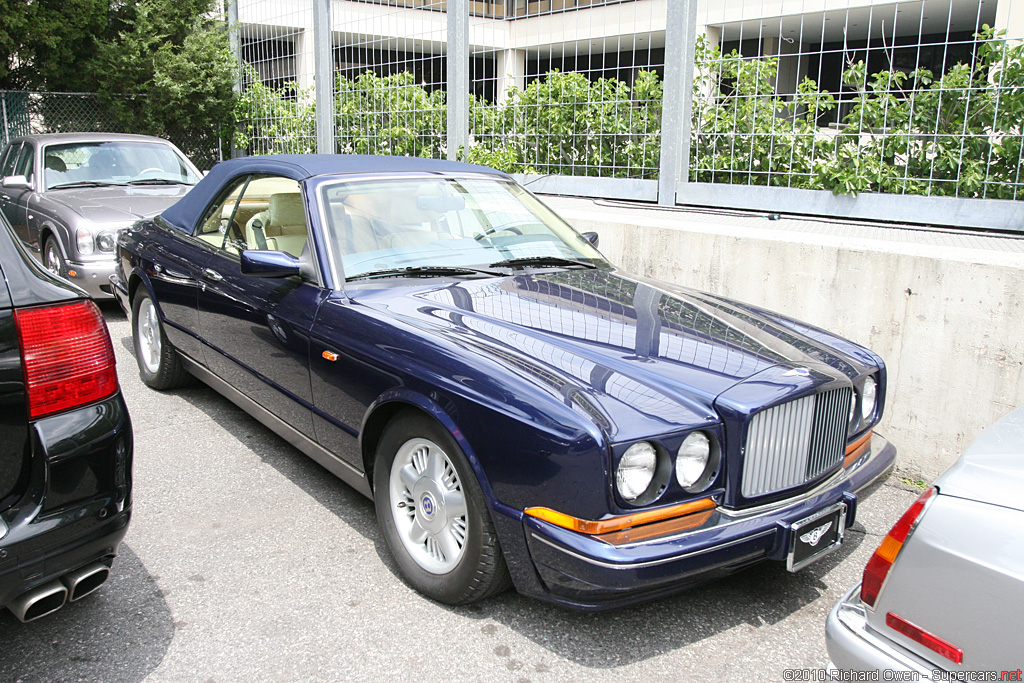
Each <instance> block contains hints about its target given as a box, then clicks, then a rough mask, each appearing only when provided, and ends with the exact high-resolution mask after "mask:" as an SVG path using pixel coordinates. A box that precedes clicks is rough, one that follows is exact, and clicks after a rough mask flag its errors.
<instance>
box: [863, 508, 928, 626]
mask: <svg viewBox="0 0 1024 683" xmlns="http://www.w3.org/2000/svg"><path fill="white" fill-rule="evenodd" d="M933 495H935V489H928V490H927V491H925V492H924V493H922V494H921V496H920V497H919V498H918V499H917V500H915V501H914V504H913V505H911V506H910V508H909V509H908V510H907V511H906V512H904V513H903V516H902V517H900V519H899V521H898V522H896V524H894V525H893V527H892V529H890V530H889V533H888V534H887V535H886V537H885V538H884V539H882V543H881V545H879V546H878V550H876V551H875V554H874V555H872V556H871V559H870V560H868V566H867V567H865V568H864V579H863V580H862V581H861V584H860V599H861V601H862V602H864V603H865V604H866V605H868V606H869V607H874V606H875V601H876V600H878V593H879V591H881V590H882V584H883V583H885V577H886V576H888V575H889V570H890V569H892V564H893V562H895V561H896V557H897V556H898V555H899V554H900V550H901V549H902V548H903V543H904V542H905V541H906V540H907V536H909V535H910V531H911V530H912V529H913V528H914V524H915V523H916V522H917V518H918V517H920V516H921V512H922V511H924V506H925V505H926V504H927V503H928V499H929V498H931V497H932V496H933Z"/></svg>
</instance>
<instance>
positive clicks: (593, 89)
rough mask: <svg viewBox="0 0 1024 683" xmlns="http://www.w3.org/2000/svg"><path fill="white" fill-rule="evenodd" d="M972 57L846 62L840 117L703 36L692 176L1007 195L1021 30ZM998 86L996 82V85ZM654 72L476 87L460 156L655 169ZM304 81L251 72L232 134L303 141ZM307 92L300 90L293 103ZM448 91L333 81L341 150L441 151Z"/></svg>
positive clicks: (505, 163)
mask: <svg viewBox="0 0 1024 683" xmlns="http://www.w3.org/2000/svg"><path fill="white" fill-rule="evenodd" d="M978 39H979V47H978V50H977V55H976V58H975V60H974V62H973V63H972V64H955V65H953V66H951V67H950V68H949V69H948V70H947V71H946V73H945V74H942V75H941V76H940V77H938V78H935V77H934V75H933V74H932V73H930V72H929V71H927V70H926V69H918V70H917V71H914V72H913V73H910V74H905V73H903V72H901V71H882V72H878V73H875V74H868V73H867V68H866V66H865V64H864V63H863V62H858V63H854V64H849V65H848V68H847V69H846V71H845V72H844V74H843V83H844V85H845V86H846V88H847V89H848V90H850V91H852V92H853V101H852V106H851V108H850V111H849V112H848V113H847V114H846V116H844V117H843V119H842V121H841V122H840V124H839V126H838V130H830V129H822V128H819V127H818V125H817V121H818V119H819V117H820V116H821V115H822V114H824V113H826V112H829V111H832V110H834V109H835V108H836V105H837V101H836V98H835V96H834V95H832V94H831V93H829V92H822V91H821V90H820V88H819V87H818V84H817V83H815V82H814V81H813V80H811V79H809V78H805V79H804V80H803V81H802V82H801V83H800V84H799V85H798V87H797V93H796V94H795V95H793V96H791V97H788V98H787V97H783V96H780V95H778V94H776V92H775V82H776V79H777V76H778V60H777V59H776V58H770V57H763V58H756V59H748V58H744V57H742V56H740V55H739V54H738V53H737V52H736V51H735V50H734V51H732V52H731V53H729V54H725V55H723V54H722V53H721V50H720V49H719V47H718V46H711V45H709V44H708V43H707V41H706V40H704V39H703V37H701V38H700V39H699V40H698V44H697V50H696V63H695V74H696V75H695V78H694V82H693V90H692V96H693V102H694V106H693V119H692V128H691V131H692V133H691V135H692V137H691V163H690V169H689V172H690V179H691V180H694V181H701V182H716V183H734V184H745V185H770V186H784V187H796V188H807V189H830V190H832V191H833V192H835V193H836V194H854V195H855V194H857V193H859V192H888V193H907V194H932V195H955V196H960V197H994V198H1013V199H1015V198H1017V197H1018V196H1019V195H1020V194H1021V193H1020V192H1019V191H1018V189H1017V187H1018V186H1019V183H1020V181H1021V179H1020V163H1021V160H1022V157H1021V154H1022V121H1024V45H1022V44H1021V43H1018V42H1008V41H1006V40H1004V38H1003V36H1001V35H999V34H997V33H996V32H995V31H993V30H992V29H990V28H989V27H987V26H986V27H985V28H984V30H983V31H982V33H980V34H979V35H978ZM993 86H996V87H993ZM662 97H663V85H662V83H661V80H660V79H659V78H658V75H657V74H656V73H654V72H652V71H640V72H639V74H638V75H637V78H636V79H635V82H634V84H633V86H632V87H630V86H629V85H627V84H625V83H622V82H620V81H617V80H615V79H607V78H601V79H598V80H597V81H593V82H592V81H590V80H589V79H588V78H587V77H586V76H585V75H584V74H580V73H562V72H559V71H552V72H550V73H548V74H547V75H546V76H544V77H543V78H538V79H536V80H534V81H532V82H530V83H529V84H528V85H527V86H526V87H525V88H524V89H523V90H518V89H515V88H511V89H509V91H508V92H507V93H506V99H505V102H504V103H503V104H502V105H500V106H498V105H495V104H492V103H489V102H487V101H485V100H482V99H480V98H478V97H475V96H470V133H471V138H470V146H469V149H468V150H460V155H459V156H460V157H461V158H465V159H466V160H469V161H472V162H474V163H481V164H485V165H489V166H492V167H495V168H499V169H500V170H503V171H507V172H530V173H533V172H539V173H550V174H564V175H585V176H605V177H629V178H656V177H657V172H658V166H659V160H660V159H659V158H660V153H661V133H662V130H661V126H662V116H661V113H662V112H661V110H662V106H661V105H662ZM310 99H311V98H310V97H309V96H308V95H304V96H299V97H298V98H295V99H288V98H287V97H286V93H284V92H283V91H275V90H273V89H271V88H267V87H266V86H264V85H262V84H260V83H259V82H258V80H257V81H254V82H253V83H252V85H250V86H249V89H248V90H247V91H246V93H244V94H243V96H242V98H241V103H240V105H239V107H238V110H237V112H238V115H239V117H240V118H241V119H242V120H243V125H242V135H241V137H240V138H239V140H240V142H241V146H246V145H250V146H256V145H255V141H256V140H257V139H258V138H259V139H263V138H270V139H271V140H273V142H272V144H271V145H270V147H271V149H272V151H311V148H312V146H313V140H314V135H313V131H314V112H313V108H312V104H310V103H308V102H309V101H310ZM303 102H306V104H303ZM445 107H446V101H445V93H444V92H443V91H440V90H435V91H433V92H428V91H427V89H426V88H424V87H422V86H420V85H417V84H416V83H415V80H414V78H413V76H412V74H410V73H399V74H394V75H391V76H383V77H382V76H377V75H375V74H374V73H372V72H370V71H367V72H365V73H363V74H362V75H360V76H359V77H357V78H355V79H354V80H349V79H347V78H345V77H342V76H339V77H338V80H337V89H336V111H337V114H336V131H335V134H336V138H337V142H338V151H339V152H345V153H358V154H391V155H411V156H423V157H435V158H440V157H443V156H445V155H446V154H447V148H446V134H445V129H446V124H447V120H446V108H445Z"/></svg>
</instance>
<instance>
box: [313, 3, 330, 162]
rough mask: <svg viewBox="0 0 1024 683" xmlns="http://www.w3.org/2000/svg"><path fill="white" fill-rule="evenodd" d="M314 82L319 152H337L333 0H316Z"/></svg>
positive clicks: (314, 4) (317, 147) (314, 7)
mask: <svg viewBox="0 0 1024 683" xmlns="http://www.w3.org/2000/svg"><path fill="white" fill-rule="evenodd" d="M313 82H314V83H315V85H316V151H317V153H318V154H334V43H333V41H332V39H331V0H313Z"/></svg>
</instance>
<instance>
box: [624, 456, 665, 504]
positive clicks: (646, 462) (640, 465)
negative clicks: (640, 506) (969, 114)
mask: <svg viewBox="0 0 1024 683" xmlns="http://www.w3.org/2000/svg"><path fill="white" fill-rule="evenodd" d="M657 469H658V451H657V449H656V448H655V447H654V444H652V443H650V442H647V441H638V442H637V443H635V444H633V445H632V446H630V447H629V448H628V449H626V452H625V453H623V454H622V458H620V459H619V466H618V467H617V468H616V470H615V487H616V488H617V489H618V491H619V495H620V496H622V498H623V499H624V500H626V501H627V502H630V503H634V502H637V501H639V500H640V498H641V497H643V495H644V494H645V493H646V492H647V491H648V489H649V488H650V486H651V482H652V481H654V473H655V472H656V471H657Z"/></svg>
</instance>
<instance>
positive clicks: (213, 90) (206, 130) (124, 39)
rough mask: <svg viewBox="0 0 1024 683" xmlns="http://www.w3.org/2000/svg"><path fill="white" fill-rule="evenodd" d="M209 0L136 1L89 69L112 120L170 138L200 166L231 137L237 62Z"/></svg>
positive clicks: (127, 126) (214, 158) (224, 27)
mask: <svg viewBox="0 0 1024 683" xmlns="http://www.w3.org/2000/svg"><path fill="white" fill-rule="evenodd" d="M213 9H214V2H213V1H212V0H141V1H140V2H138V3H137V4H136V6H135V13H134V16H133V17H132V18H131V19H130V21H128V22H127V25H126V27H125V30H122V31H119V32H118V33H117V35H116V36H113V37H112V38H110V39H107V40H103V41H101V42H100V43H99V45H98V46H97V51H96V56H95V57H94V58H93V59H92V60H91V61H90V62H89V64H88V66H87V69H86V70H87V71H89V72H90V73H92V74H94V75H95V77H96V79H97V88H96V89H97V91H98V92H99V93H100V97H101V99H102V101H103V104H104V106H105V107H106V110H107V112H108V113H109V115H110V116H111V118H112V120H113V122H114V123H115V125H117V126H119V127H122V128H124V129H125V130H133V131H136V132H144V133H149V134H150V135H159V136H162V137H167V138H169V139H171V140H172V141H173V142H175V143H176V144H178V146H179V147H181V148H182V150H183V151H184V152H185V153H186V154H189V155H190V156H191V157H192V158H193V160H194V161H196V163H198V164H200V166H208V165H210V164H212V163H213V162H214V161H215V160H216V159H217V157H218V152H219V149H218V147H219V146H220V145H222V144H223V143H224V141H226V140H227V139H228V137H229V130H230V129H229V126H230V122H231V120H232V113H233V110H234V106H235V93H234V91H233V86H234V83H235V74H236V64H235V58H234V56H233V55H232V54H231V50H230V47H229V44H228V36H227V27H226V26H225V24H224V23H223V22H220V21H216V20H214V19H212V18H211V17H212V16H214V13H213Z"/></svg>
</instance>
